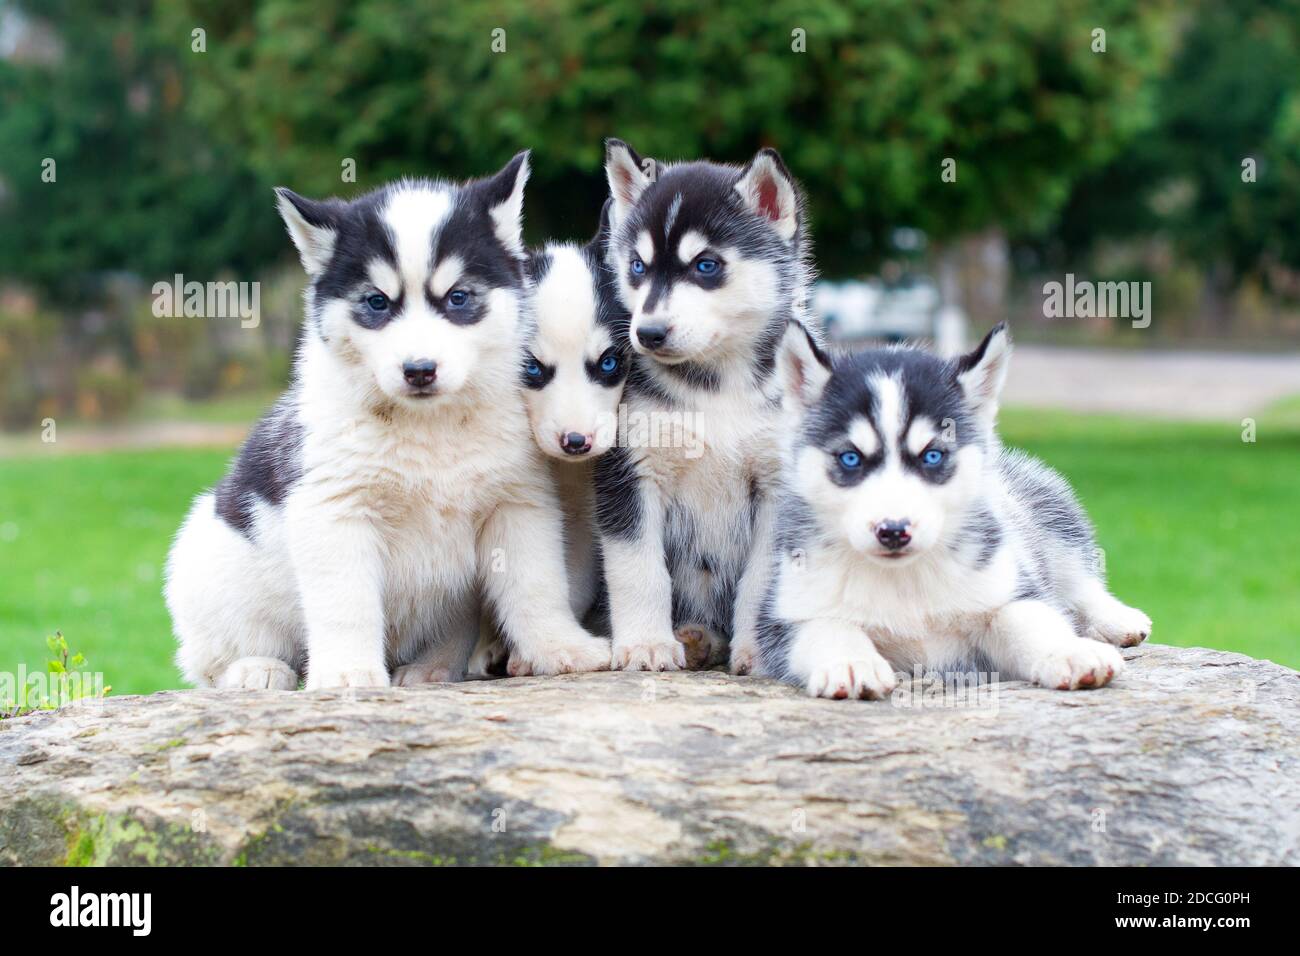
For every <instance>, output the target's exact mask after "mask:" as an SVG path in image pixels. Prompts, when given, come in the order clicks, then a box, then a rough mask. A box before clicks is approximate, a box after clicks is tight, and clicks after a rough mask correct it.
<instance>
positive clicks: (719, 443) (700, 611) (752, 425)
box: [596, 140, 810, 673]
mask: <svg viewBox="0 0 1300 956" xmlns="http://www.w3.org/2000/svg"><path fill="white" fill-rule="evenodd" d="M605 173H606V177H607V178H608V180H609V186H610V195H611V199H612V205H611V217H610V218H611V239H610V248H609V266H610V269H611V271H612V272H613V273H614V275H615V276H616V279H617V286H618V291H619V295H620V297H621V298H622V301H623V304H624V305H625V306H626V307H627V308H628V310H629V311H630V312H631V324H630V329H629V333H630V341H631V345H632V348H633V350H634V353H635V354H634V355H633V356H632V365H631V368H630V370H629V373H628V382H627V387H626V395H625V399H624V401H625V405H626V418H627V420H628V423H629V427H628V428H627V436H626V441H625V442H624V443H621V444H620V445H619V446H618V447H616V448H614V449H612V450H611V451H610V452H608V453H607V454H606V455H605V456H604V457H603V458H601V459H600V460H599V462H598V463H597V465H596V511H597V521H598V524H599V528H600V534H601V543H602V549H603V553H604V560H605V579H606V584H607V587H608V591H609V606H610V614H611V623H612V628H613V641H614V666H615V667H621V668H626V669H629V670H675V669H677V668H680V667H683V666H686V664H687V662H688V658H690V659H692V661H700V662H703V663H713V662H715V661H721V660H725V659H726V653H727V644H726V639H727V638H728V637H730V638H731V647H730V664H731V669H732V670H733V671H734V672H737V673H746V672H748V671H749V670H750V668H751V667H752V666H753V663H754V661H755V659H756V655H757V650H758V645H757V639H756V630H755V626H756V618H757V608H758V605H759V602H760V600H761V598H762V595H763V591H764V582H765V578H766V572H767V561H766V559H765V558H764V557H762V556H763V555H765V554H766V553H767V550H768V545H767V543H766V542H767V540H768V539H769V538H770V534H771V528H772V503H771V500H770V497H769V490H770V486H771V485H772V483H773V482H774V480H775V477H776V474H777V471H778V468H777V465H778V461H779V455H778V452H777V443H776V439H775V427H776V424H777V420H778V414H779V401H780V399H779V394H778V391H777V389H776V387H775V383H774V379H773V360H774V357H775V353H776V346H777V344H778V342H779V341H780V339H781V336H782V334H783V332H784V330H785V327H786V324H787V322H788V321H790V320H792V319H800V318H801V317H802V316H803V313H804V309H805V299H806V291H807V287H808V284H809V280H810V267H809V265H808V260H807V252H808V239H807V236H806V230H805V224H804V214H803V204H802V200H801V198H800V193H799V189H798V187H797V186H796V184H795V182H794V180H793V179H792V178H791V176H790V174H789V172H788V171H787V170H786V168H785V164H784V163H783V162H782V161H781V158H780V156H778V155H777V153H776V152H775V151H774V150H771V149H764V150H762V151H761V152H759V153H758V154H757V155H756V156H755V157H754V158H753V159H752V160H750V162H749V164H748V165H746V166H745V167H743V168H741V167H737V166H726V165H719V164H716V163H709V162H691V163H681V164H674V165H667V166H665V165H661V164H659V163H655V162H654V161H652V160H642V159H641V157H640V156H638V155H637V154H636V153H635V152H633V150H632V149H630V148H629V147H628V146H627V145H626V144H624V143H622V142H620V141H618V140H610V141H608V143H607V144H606V158H605ZM756 553H757V554H759V555H760V559H759V560H758V561H751V560H750V558H751V556H752V555H754V554H756ZM675 627H676V628H677V629H678V630H677V632H676V633H675V632H674V628H675Z"/></svg>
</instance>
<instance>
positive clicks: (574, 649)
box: [506, 633, 609, 677]
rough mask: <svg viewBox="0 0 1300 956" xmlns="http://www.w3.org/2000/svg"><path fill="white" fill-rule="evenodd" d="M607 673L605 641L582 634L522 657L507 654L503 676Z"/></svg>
mask: <svg viewBox="0 0 1300 956" xmlns="http://www.w3.org/2000/svg"><path fill="white" fill-rule="evenodd" d="M607 670H609V641H607V640H605V639H603V638H599V637H592V636H590V635H588V634H585V633H584V634H583V636H582V637H577V638H571V639H570V640H567V641H558V640H557V641H548V642H546V643H545V644H540V645H538V646H537V647H530V648H529V649H528V653H527V654H524V653H521V652H520V651H518V650H515V651H513V652H511V654H510V663H509V664H507V665H506V673H508V674H509V675H510V676H511V677H527V676H529V675H530V674H531V675H536V676H539V677H540V676H543V675H550V674H573V673H578V672H583V671H607Z"/></svg>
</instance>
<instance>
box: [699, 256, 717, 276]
mask: <svg viewBox="0 0 1300 956" xmlns="http://www.w3.org/2000/svg"><path fill="white" fill-rule="evenodd" d="M721 268H722V265H721V263H719V262H718V260H717V259H701V260H699V261H698V262H697V263H695V271H696V272H698V273H699V274H700V275H702V276H711V275H717V273H718V270H719V269H721Z"/></svg>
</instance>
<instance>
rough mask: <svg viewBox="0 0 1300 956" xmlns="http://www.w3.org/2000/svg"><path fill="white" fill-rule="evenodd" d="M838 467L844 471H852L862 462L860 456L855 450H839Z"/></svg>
mask: <svg viewBox="0 0 1300 956" xmlns="http://www.w3.org/2000/svg"><path fill="white" fill-rule="evenodd" d="M839 458H840V467H841V468H843V469H845V470H846V471H853V470H854V469H855V468H857V467H859V466H860V465H861V464H862V456H861V455H859V454H858V453H857V452H856V451H842V452H840V456H839Z"/></svg>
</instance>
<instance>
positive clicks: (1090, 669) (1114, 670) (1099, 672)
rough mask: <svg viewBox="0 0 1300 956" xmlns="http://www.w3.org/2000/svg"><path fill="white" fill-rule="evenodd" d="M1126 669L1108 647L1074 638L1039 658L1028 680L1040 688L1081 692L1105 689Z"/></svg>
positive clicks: (1120, 658) (1122, 662)
mask: <svg viewBox="0 0 1300 956" xmlns="http://www.w3.org/2000/svg"><path fill="white" fill-rule="evenodd" d="M1123 669H1124V658H1122V657H1120V655H1119V651H1117V650H1115V648H1113V647H1111V646H1110V645H1109V644H1101V643H1098V642H1097V641H1088V640H1084V639H1083V638H1074V639H1073V640H1070V641H1066V642H1064V643H1062V644H1061V645H1060V646H1058V647H1054V648H1052V649H1051V650H1050V651H1048V652H1047V653H1045V654H1043V655H1042V656H1040V657H1039V658H1038V659H1037V660H1036V661H1035V662H1034V664H1033V667H1032V668H1030V672H1029V679H1030V680H1032V681H1033V682H1034V683H1035V684H1037V685H1039V686H1040V687H1054V688H1056V689H1057V690H1079V689H1083V688H1092V687H1104V686H1106V685H1107V684H1109V683H1110V682H1111V681H1112V680H1113V679H1114V678H1115V677H1117V676H1118V675H1119V673H1120V671H1122V670H1123Z"/></svg>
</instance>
